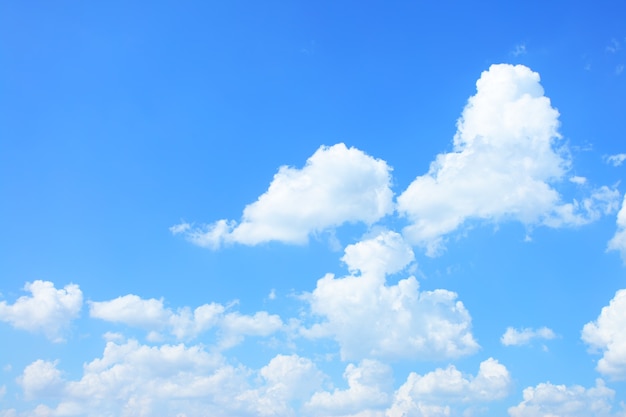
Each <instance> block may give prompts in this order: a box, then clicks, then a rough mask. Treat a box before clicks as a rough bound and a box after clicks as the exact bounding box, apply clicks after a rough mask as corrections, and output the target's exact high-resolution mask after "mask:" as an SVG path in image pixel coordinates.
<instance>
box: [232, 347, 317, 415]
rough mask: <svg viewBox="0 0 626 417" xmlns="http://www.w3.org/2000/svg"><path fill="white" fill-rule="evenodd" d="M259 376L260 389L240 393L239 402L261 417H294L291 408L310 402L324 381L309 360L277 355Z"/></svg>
mask: <svg viewBox="0 0 626 417" xmlns="http://www.w3.org/2000/svg"><path fill="white" fill-rule="evenodd" d="M259 374H260V376H261V377H262V380H263V383H262V384H261V386H260V387H258V388H255V389H251V390H248V391H245V392H243V393H241V394H240V395H238V396H237V400H238V401H240V402H242V403H243V404H246V405H247V409H248V411H249V412H251V413H253V415H260V416H287V415H293V413H294V412H293V409H292V406H291V404H292V403H293V402H294V401H299V402H303V401H305V400H306V399H308V398H309V397H310V396H311V394H312V393H313V392H314V391H316V390H318V389H319V388H320V386H321V385H322V381H323V380H324V378H325V375H324V374H323V373H322V372H321V371H320V370H319V369H317V366H316V365H315V364H314V363H313V362H312V361H311V360H310V359H308V358H303V357H300V356H298V355H277V356H276V357H274V358H273V359H272V360H271V361H270V362H269V364H267V365H266V366H264V367H263V368H261V370H260V371H259Z"/></svg>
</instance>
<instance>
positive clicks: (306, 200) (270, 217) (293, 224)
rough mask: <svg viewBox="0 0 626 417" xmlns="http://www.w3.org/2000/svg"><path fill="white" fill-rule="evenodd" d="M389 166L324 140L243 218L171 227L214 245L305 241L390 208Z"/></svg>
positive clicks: (284, 172)
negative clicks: (194, 225) (302, 163)
mask: <svg viewBox="0 0 626 417" xmlns="http://www.w3.org/2000/svg"><path fill="white" fill-rule="evenodd" d="M390 171H391V168H390V167H389V166H387V164H386V162H385V161H382V160H380V159H374V158H372V157H370V156H369V155H366V154H365V153H364V152H362V151H360V150H358V149H356V148H347V147H346V146H345V145H344V144H343V143H340V144H337V145H334V146H330V147H325V146H322V147H321V148H320V149H318V150H317V152H315V153H314V154H313V156H311V157H310V158H309V159H308V160H307V162H306V165H305V166H304V167H303V168H302V169H297V168H292V167H287V166H283V167H281V168H280V169H279V170H278V173H277V174H276V175H275V176H274V179H273V181H272V183H271V184H270V186H269V188H268V190H267V191H266V192H265V193H264V194H263V195H261V196H260V197H259V199H258V200H257V201H256V202H254V203H252V204H249V205H248V206H246V208H245V209H244V211H243V216H242V220H241V222H239V223H236V222H234V221H229V220H218V221H217V222H215V223H212V224H210V225H205V226H202V227H199V228H191V226H189V225H188V224H185V223H183V224H179V225H175V226H173V227H172V228H171V229H170V230H171V231H172V233H174V234H178V233H185V236H186V237H187V239H189V240H190V241H191V242H193V243H195V244H197V245H200V246H206V247H209V248H213V249H216V248H219V247H220V246H221V245H222V244H224V243H231V242H234V243H242V244H246V245H256V244H259V243H262V242H269V241H274V240H275V241H279V242H285V243H297V244H303V243H306V242H307V240H308V237H309V235H310V234H311V233H316V232H322V231H324V230H327V229H329V228H333V227H337V226H340V225H342V224H344V223H346V222H364V223H367V224H372V223H374V222H376V221H377V220H379V219H380V218H381V217H383V216H385V215H386V214H389V213H391V212H392V211H393V203H392V195H393V193H392V191H391V189H390V188H389V186H390V181H391V176H390Z"/></svg>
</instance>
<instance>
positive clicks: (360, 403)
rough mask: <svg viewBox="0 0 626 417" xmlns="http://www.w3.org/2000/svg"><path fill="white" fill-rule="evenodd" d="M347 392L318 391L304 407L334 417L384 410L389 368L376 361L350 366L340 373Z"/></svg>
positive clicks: (388, 390) (389, 389)
mask: <svg viewBox="0 0 626 417" xmlns="http://www.w3.org/2000/svg"><path fill="white" fill-rule="evenodd" d="M343 377H344V379H345V380H346V381H347V382H348V388H347V389H343V390H342V389H335V390H334V391H332V392H329V391H319V392H316V393H315V394H314V395H313V397H311V399H310V400H309V401H308V403H307V404H306V405H305V408H307V409H308V410H310V411H311V413H313V414H315V415H323V416H335V415H348V414H356V413H359V412H362V411H363V410H369V411H372V409H379V411H382V410H381V408H382V409H384V408H386V407H387V406H388V405H389V403H390V401H391V395H390V392H391V391H392V386H393V377H392V371H391V368H390V367H389V366H388V365H386V364H383V363H381V362H378V361H374V360H370V359H365V360H363V361H361V363H359V364H358V365H354V364H349V365H348V366H347V367H346V370H345V372H344V373H343Z"/></svg>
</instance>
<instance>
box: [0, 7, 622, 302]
mask: <svg viewBox="0 0 626 417" xmlns="http://www.w3.org/2000/svg"><path fill="white" fill-rule="evenodd" d="M622 7H623V6H622V5H620V3H619V2H594V3H591V2H550V3H549V4H545V3H544V2H514V3H510V2H499V3H497V2H482V3H470V2H452V1H444V2H420V1H398V2H373V1H369V2H358V3H355V2H347V1H345V2H330V1H329V2H296V1H290V2H284V1H268V2H243V1H232V2H183V3H177V2H145V3H142V2H133V3H130V4H129V3H126V2H108V3H107V4H106V5H105V4H100V5H98V4H87V3H83V4H79V3H74V2H61V3H54V4H52V3H18V2H7V3H4V4H3V5H2V6H0V83H1V84H0V94H1V95H0V146H1V148H0V158H1V159H0V181H1V182H0V187H2V193H3V195H4V196H5V198H6V200H5V201H4V202H3V203H2V206H1V208H0V210H1V216H0V217H1V218H2V220H1V221H2V229H3V231H4V232H3V234H4V235H5V236H6V237H7V239H6V241H5V242H7V244H6V245H5V246H6V249H4V250H3V251H2V252H3V253H2V255H0V256H2V258H3V259H2V260H3V264H4V265H6V266H5V267H4V268H6V269H5V271H4V274H3V275H4V278H3V279H5V280H9V281H10V282H11V283H12V284H13V285H9V286H10V287H15V286H17V285H18V283H20V282H23V281H24V280H25V279H31V278H33V277H40V278H46V277H47V278H50V279H52V278H57V279H67V280H70V281H71V280H78V279H80V280H81V282H83V281H87V282H83V283H82V285H84V286H85V285H86V286H89V285H94V286H97V287H98V289H99V290H103V289H104V288H100V284H97V283H96V282H98V279H104V277H106V280H107V281H108V280H115V279H117V278H116V277H119V279H120V280H121V281H122V282H126V284H124V285H125V286H126V288H125V289H126V290H128V291H133V290H134V291H136V287H135V286H134V285H133V284H132V283H131V282H129V281H131V280H130V277H137V276H149V275H152V276H154V277H155V281H158V279H156V278H157V277H158V276H162V277H165V276H172V275H175V274H177V273H180V274H181V275H186V274H185V273H181V272H180V268H181V265H184V264H185V262H184V261H183V262H180V261H178V262H177V263H176V265H173V264H168V262H167V259H168V256H167V254H168V253H172V251H177V256H182V257H185V256H191V255H189V249H188V248H186V247H184V243H182V242H176V241H175V240H174V239H171V240H170V241H169V242H168V240H167V239H163V237H164V235H165V234H167V227H168V226H170V225H171V224H173V222H176V221H178V220H180V219H181V217H183V216H184V217H185V219H187V220H189V221H196V220H197V221H203V220H205V219H213V218H222V217H233V216H236V215H237V213H240V210H241V208H242V207H243V206H244V205H245V204H247V203H250V202H251V201H253V199H254V198H256V196H258V195H259V194H260V193H261V192H263V191H264V190H265V189H266V186H267V184H268V183H269V181H270V180H271V178H272V175H273V174H274V173H275V171H276V169H277V167H278V166H280V165H284V164H287V165H296V166H300V165H301V164H302V163H303V161H304V160H305V159H306V158H307V157H308V156H309V155H311V153H312V152H313V151H314V150H315V149H316V148H317V147H318V146H319V145H321V144H329V145H330V144H333V143H336V142H340V141H345V142H346V143H347V144H348V145H351V146H356V147H358V148H360V149H363V150H364V151H366V152H368V153H369V154H371V155H373V156H375V157H379V158H382V159H385V160H387V161H388V162H389V163H390V165H392V166H393V167H394V179H395V181H396V184H397V189H398V190H401V189H403V188H404V187H406V185H407V184H408V183H409V182H410V181H411V180H412V179H413V178H414V177H415V175H418V174H422V173H423V172H425V171H426V169H427V166H428V164H429V163H430V161H431V160H432V158H433V156H434V155H435V154H436V153H438V152H441V151H444V150H446V149H449V146H450V140H451V137H452V135H453V134H454V131H455V125H454V124H455V121H456V119H457V117H458V116H459V113H460V110H461V109H462V107H463V105H464V103H465V100H466V99H467V97H469V96H470V95H471V94H472V93H473V91H474V82H475V80H476V79H477V76H478V74H480V72H481V71H483V70H485V69H486V68H487V67H488V66H489V65H490V64H491V63H499V62H514V63H515V62H520V63H524V64H526V65H528V66H530V67H531V68H532V69H533V70H535V71H538V72H539V73H540V74H541V75H542V83H543V85H544V87H545V88H546V90H547V91H546V93H547V95H548V96H549V97H551V98H552V100H553V103H554V105H555V106H556V107H557V108H558V109H559V110H560V111H561V114H562V116H561V122H562V125H563V126H562V129H561V131H562V133H563V134H564V136H565V137H566V138H568V139H569V138H571V139H572V141H573V142H574V143H576V144H581V145H582V144H585V143H587V142H594V143H596V149H597V146H598V142H600V143H601V146H603V147H604V148H603V149H597V150H598V152H601V153H606V154H610V153H614V152H618V151H620V149H619V137H620V136H621V137H624V130H623V129H622V130H621V131H618V130H616V129H619V127H618V126H616V124H615V123H614V122H615V120H616V119H619V117H620V116H621V115H620V106H619V105H616V104H613V103H606V105H605V103H603V102H605V101H609V102H614V103H619V102H620V100H621V102H623V99H622V97H623V96H624V95H623V92H624V84H623V83H620V84H616V83H615V82H614V81H615V77H614V67H615V63H613V62H611V59H614V57H613V56H610V55H607V54H606V53H605V51H604V48H605V46H606V45H609V44H610V40H611V39H612V38H614V37H616V36H617V37H619V36H621V32H620V30H622V29H623V13H620V9H621V8H622ZM518 45H525V47H526V48H527V50H528V51H531V52H532V53H528V54H522V55H519V56H515V54H514V53H513V52H514V51H515V48H516V47H517V46H518ZM586 66H590V68H591V69H592V71H585V67H586ZM590 103H594V104H592V105H590ZM594 110H595V111H594ZM607 126H610V129H611V130H608V129H609V128H608V127H607ZM577 168H578V169H584V168H585V166H584V165H580V164H579V165H577ZM250 172H254V174H252V175H251V174H250ZM583 174H584V173H583ZM178 251H180V252H178ZM206 256H207V257H211V256H213V255H211V254H209V255H206ZM215 256H219V257H228V256H229V255H228V254H223V253H221V254H219V255H215ZM172 258H173V257H172ZM152 259H159V262H158V264H159V266H158V270H157V268H156V266H155V265H156V264H155V263H153V262H151V261H150V260H152ZM153 268H154V269H153ZM189 269H190V271H195V270H194V267H193V266H191V267H190V268H189ZM320 269H322V270H324V268H320ZM191 274H192V275H194V274H198V272H197V271H196V272H191ZM61 277H63V278H61ZM88 277H93V278H94V282H89V278H88ZM181 279H184V278H181ZM7 284H9V282H7ZM140 285H143V284H142V283H140ZM154 285H155V286H156V288H155V293H154V294H146V296H148V295H154V296H158V295H159V294H160V293H161V291H160V290H159V288H158V282H155V283H154ZM144 291H145V289H144ZM148 291H150V290H149V289H148ZM116 293H117V291H116ZM110 295H113V294H110ZM230 296H232V295H230ZM227 297H228V296H227Z"/></svg>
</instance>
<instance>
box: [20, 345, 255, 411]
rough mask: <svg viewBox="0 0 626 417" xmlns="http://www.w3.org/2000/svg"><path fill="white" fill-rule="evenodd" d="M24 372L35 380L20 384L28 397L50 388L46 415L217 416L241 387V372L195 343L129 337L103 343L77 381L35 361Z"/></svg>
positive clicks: (243, 384) (226, 408)
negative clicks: (152, 342) (52, 395)
mask: <svg viewBox="0 0 626 417" xmlns="http://www.w3.org/2000/svg"><path fill="white" fill-rule="evenodd" d="M27 370H30V371H33V372H30V374H32V375H31V377H30V379H31V380H33V381H34V382H33V383H32V384H30V385H29V387H30V391H26V388H27V386H26V385H25V384H24V383H23V385H24V389H25V393H29V392H30V393H31V397H35V396H36V398H33V399H41V398H40V394H41V390H43V389H46V390H48V389H49V387H50V386H51V385H52V386H54V388H55V391H56V393H57V396H56V398H57V399H58V400H59V402H58V404H57V406H56V407H55V408H54V409H49V408H47V407H45V409H47V411H48V414H47V415H81V416H94V417H95V416H103V415H120V416H123V415H126V416H130V415H151V416H167V415H176V414H177V412H181V411H182V412H185V413H189V415H198V413H199V412H200V410H203V411H202V414H203V415H207V414H210V415H216V416H220V415H225V414H226V413H224V412H223V411H222V410H223V409H224V410H228V409H229V408H231V409H232V405H231V402H230V400H229V398H232V397H230V393H231V392H236V391H238V390H241V389H242V387H245V386H246V382H245V376H244V374H243V371H242V370H239V369H237V368H234V367H232V366H230V365H228V364H226V363H224V361H223V358H222V357H220V356H219V355H216V354H209V353H207V352H206V351H204V350H203V349H202V348H201V347H199V346H191V347H186V346H185V345H183V344H179V345H162V346H146V345H140V344H139V343H137V341H134V340H130V341H128V342H126V343H124V344H116V343H114V342H108V343H107V345H106V348H105V350H104V353H103V355H102V357H101V358H97V359H94V360H93V361H91V362H90V363H87V364H85V365H84V367H83V376H82V378H80V379H79V380H77V381H66V380H61V379H60V378H59V373H60V371H58V370H57V369H56V367H54V364H51V363H49V362H43V361H37V362H35V363H34V364H33V365H30V366H29V367H27ZM35 371H37V372H35ZM25 374H26V370H25ZM192 400H193V401H194V404H189V402H190V401H192ZM40 407H41V406H40ZM40 410H42V411H43V410H44V409H43V408H41V409H40ZM194 411H195V412H194Z"/></svg>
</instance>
